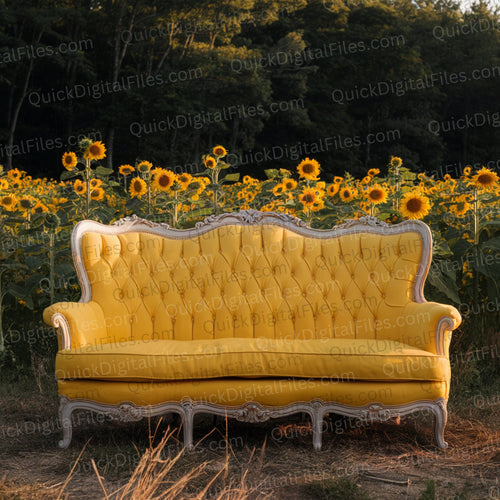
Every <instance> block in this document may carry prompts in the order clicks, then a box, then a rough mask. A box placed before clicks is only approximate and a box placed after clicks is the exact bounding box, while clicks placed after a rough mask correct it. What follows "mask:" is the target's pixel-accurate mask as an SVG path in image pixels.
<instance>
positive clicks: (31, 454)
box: [0, 386, 500, 500]
mask: <svg viewBox="0 0 500 500" xmlns="http://www.w3.org/2000/svg"><path fill="white" fill-rule="evenodd" d="M49 392H50V391H49ZM475 401H476V400H475ZM472 402H473V401H472V399H471V401H470V406H468V405H467V403H466V404H461V405H460V408H456V409H454V408H453V404H451V405H450V406H451V409H450V415H449V421H448V425H447V428H446V431H445V438H446V440H447V441H448V443H449V447H448V448H447V449H446V450H439V449H438V448H436V447H435V445H434V442H433V437H432V418H431V417H430V416H426V415H416V416H415V417H414V418H412V417H406V418H404V419H401V421H400V422H397V421H389V422H385V423H377V424H371V425H369V426H366V425H360V422H359V421H356V420H351V419H343V418H340V417H336V416H329V417H328V419H326V420H325V432H324V435H323V449H322V450H321V451H320V452H315V451H314V450H313V448H312V442H311V434H310V427H309V425H308V421H307V418H305V417H304V418H303V417H302V416H301V415H297V416H296V417H295V418H288V419H281V420H274V421H268V422H266V423H263V424H244V423H239V422H236V421H231V420H230V421H228V422H227V425H226V422H225V421H224V419H221V418H214V417H211V416H206V417H205V416H200V417H199V418H198V419H197V420H196V422H195V441H198V445H197V447H196V448H195V450H194V451H193V452H188V453H182V454H181V456H180V457H179V458H178V460H177V463H176V464H175V466H174V467H173V468H172V471H171V474H170V475H169V476H167V478H168V480H169V481H173V480H176V479H178V478H182V477H183V476H185V474H186V473H187V472H189V471H190V470H192V469H193V468H195V467H196V466H199V465H200V464H202V463H206V464H205V466H204V470H203V471H202V473H201V474H200V475H199V476H198V477H197V478H195V479H193V480H192V481H190V484H189V486H188V488H187V489H186V490H185V495H186V496H189V495H191V496H192V497H193V498H194V497H195V496H196V494H197V493H199V492H200V491H201V490H202V489H203V487H204V485H206V484H207V482H208V481H209V480H210V478H212V477H213V476H215V475H216V474H217V473H218V472H220V471H221V470H223V469H224V467H225V465H226V462H227V469H228V474H220V475H219V477H218V478H217V481H215V482H214V483H213V484H212V486H211V487H210V489H209V490H208V493H207V494H206V495H205V497H207V498H209V497H210V496H214V495H216V494H217V493H218V491H220V490H218V488H221V487H222V486H223V484H227V483H228V482H229V481H231V480H233V481H234V482H235V484H240V479H241V477H242V476H243V475H245V474H246V475H245V487H246V488H249V489H253V492H252V493H251V494H250V495H249V498H265V497H266V496H267V497H268V498H279V499H281V498H282V499H289V500H292V499H297V500H298V499H301V500H302V499H308V498H310V499H312V498H347V496H346V493H345V491H344V492H342V491H340V490H339V489H338V485H337V487H333V486H330V490H321V489H320V490H318V489H317V486H316V487H315V488H316V489H314V488H313V487H312V486H311V485H314V484H316V485H318V484H323V485H325V484H328V483H325V481H327V482H328V480H332V479H334V478H338V477H342V478H346V479H348V480H349V481H348V484H349V485H350V486H353V487H354V488H355V486H354V485H356V484H357V485H358V486H359V487H360V490H362V491H363V492H365V493H366V495H365V496H351V498H373V499H393V498H409V499H413V498H415V499H427V498H436V499H437V498H439V499H469V498H470V499H476V498H481V499H482V498H491V499H494V498H500V480H499V478H500V404H498V403H499V402H498V401H496V400H495V401H493V402H491V401H490V403H491V404H489V405H485V404H484V399H483V400H482V405H479V407H480V408H479V409H478V408H477V407H478V405H477V404H475V405H473V404H472ZM452 403H453V402H452ZM476 403H477V401H476ZM57 404H58V403H57V396H56V394H55V393H54V392H50V393H48V394H47V393H44V394H39V393H30V394H23V393H19V392H18V390H17V389H16V388H15V387H5V386H4V387H3V388H2V387H0V443H1V448H0V499H3V498H7V499H14V498H16V499H28V498H37V499H38V498H49V499H50V498H58V496H60V497H61V498H71V499H73V498H74V499H93V500H94V499H97V498H104V497H105V494H104V491H103V488H104V490H106V492H107V493H108V494H109V498H116V495H113V494H112V493H113V492H114V491H116V490H118V489H119V488H120V487H121V486H122V485H123V484H124V483H126V482H127V481H128V479H129V478H130V476H131V474H132V472H133V471H134V469H135V468H136V466H137V464H138V463H139V457H140V456H142V454H143V453H144V451H145V450H146V449H147V448H148V447H149V445H150V438H149V436H150V435H151V434H154V429H155V426H156V425H157V424H158V422H159V420H158V419H155V420H154V421H151V422H148V421H141V422H139V423H130V424H116V423H112V422H109V421H106V420H103V419H102V418H101V417H99V416H97V415H95V414H92V413H85V412H82V413H77V414H75V419H74V422H75V426H76V428H75V429H74V434H73V441H72V443H71V445H70V447H69V448H68V449H67V450H61V449H59V448H58V447H57V442H58V440H59V439H60V438H61V430H60V425H59V422H58V418H57ZM481 406H482V408H481ZM169 425H170V426H171V428H173V427H175V426H177V425H178V422H177V421H176V420H175V418H169V419H163V420H162V421H161V422H160V424H159V428H158V430H157V432H156V436H157V439H156V441H158V440H159V437H158V436H160V437H161V434H162V433H163V432H164V431H165V429H166V428H167V427H168V426H169ZM226 432H227V440H226ZM156 441H155V442H156ZM180 443H181V436H180V435H179V434H174V435H173V436H172V437H171V438H170V439H169V440H168V442H167V444H166V446H165V448H164V449H163V451H162V456H163V457H164V458H167V457H175V456H177V454H178V453H179V452H180V451H181V448H182V447H181V444H180ZM227 445H228V446H227ZM83 448H85V450H84V451H83V453H82V454H81V456H80V457H79V455H80V453H81V452H82V449H83ZM91 459H93V460H94V463H95V466H96V468H97V470H98V471H99V475H100V481H99V479H98V476H97V474H96V472H95V470H94V467H93V465H92V461H91ZM75 463H76V465H75ZM73 467H74V469H73V473H72V474H71V475H70V471H71V469H72V468H73ZM68 476H69V481H67V479H68ZM224 476H227V477H224ZM431 481H433V483H432V482H431ZM330 482H331V481H330ZM101 483H102V484H101ZM358 494H359V490H358ZM335 495H337V496H335Z"/></svg>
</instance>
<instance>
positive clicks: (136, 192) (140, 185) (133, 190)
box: [128, 177, 148, 198]
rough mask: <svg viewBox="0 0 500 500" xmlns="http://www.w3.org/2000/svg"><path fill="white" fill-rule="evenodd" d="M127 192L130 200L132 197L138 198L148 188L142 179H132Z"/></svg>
mask: <svg viewBox="0 0 500 500" xmlns="http://www.w3.org/2000/svg"><path fill="white" fill-rule="evenodd" d="M128 190H129V193H130V196H131V197H132V198H133V197H134V196H136V197H137V198H140V197H141V196H143V195H144V194H146V193H147V192H148V187H147V184H146V182H145V181H144V179H141V178H140V177H134V178H133V179H132V181H131V182H130V186H129V188H128Z"/></svg>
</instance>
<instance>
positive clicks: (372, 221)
mask: <svg viewBox="0 0 500 500" xmlns="http://www.w3.org/2000/svg"><path fill="white" fill-rule="evenodd" d="M359 225H365V226H370V227H390V224H388V223H387V222H384V221H381V220H379V219H378V218H377V217H372V216H370V215H365V216H364V217H360V218H359V219H346V220H345V222H343V223H342V224H339V225H337V226H334V229H348V228H350V227H353V226H359Z"/></svg>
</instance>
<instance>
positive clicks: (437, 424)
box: [434, 400, 448, 449]
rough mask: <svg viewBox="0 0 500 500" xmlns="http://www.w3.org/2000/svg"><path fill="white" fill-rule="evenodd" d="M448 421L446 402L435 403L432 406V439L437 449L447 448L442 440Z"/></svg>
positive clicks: (446, 444)
mask: <svg viewBox="0 0 500 500" xmlns="http://www.w3.org/2000/svg"><path fill="white" fill-rule="evenodd" d="M447 420H448V411H447V409H446V401H445V400H440V401H436V403H435V405H434V437H435V439H436V443H437V445H438V446H439V448H443V449H444V448H447V447H448V443H447V442H446V441H445V440H444V428H445V426H446V421H447Z"/></svg>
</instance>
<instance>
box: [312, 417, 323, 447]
mask: <svg viewBox="0 0 500 500" xmlns="http://www.w3.org/2000/svg"><path fill="white" fill-rule="evenodd" d="M311 419H312V435H313V447H314V449H315V450H316V451H320V450H321V444H322V432H323V429H322V427H323V413H322V412H321V411H319V410H315V411H313V412H312V413H311Z"/></svg>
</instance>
